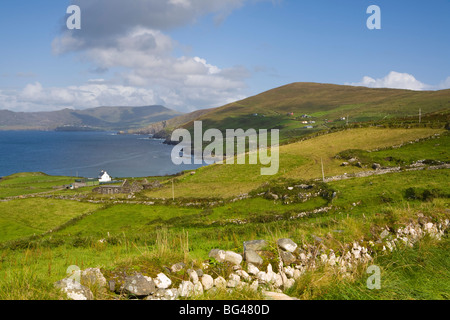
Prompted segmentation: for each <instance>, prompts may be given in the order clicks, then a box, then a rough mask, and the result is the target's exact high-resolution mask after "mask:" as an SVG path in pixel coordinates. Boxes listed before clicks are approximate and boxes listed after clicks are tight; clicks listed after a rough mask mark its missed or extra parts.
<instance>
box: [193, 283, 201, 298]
mask: <svg viewBox="0 0 450 320" xmlns="http://www.w3.org/2000/svg"><path fill="white" fill-rule="evenodd" d="M193 293H194V296H201V295H202V294H203V285H202V284H201V283H200V282H197V283H195V284H194V292H193Z"/></svg>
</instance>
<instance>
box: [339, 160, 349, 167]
mask: <svg viewBox="0 0 450 320" xmlns="http://www.w3.org/2000/svg"><path fill="white" fill-rule="evenodd" d="M348 165H349V163H348V162H346V161H344V162H342V163H341V167H346V166H348Z"/></svg>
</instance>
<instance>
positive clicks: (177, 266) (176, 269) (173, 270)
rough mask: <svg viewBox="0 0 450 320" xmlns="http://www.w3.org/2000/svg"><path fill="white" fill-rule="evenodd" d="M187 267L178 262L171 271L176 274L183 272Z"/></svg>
mask: <svg viewBox="0 0 450 320" xmlns="http://www.w3.org/2000/svg"><path fill="white" fill-rule="evenodd" d="M185 267H186V265H185V264H184V263H183V262H178V263H176V264H174V265H173V266H172V267H171V268H170V270H171V271H172V272H174V273H176V272H180V271H181V270H183V269H184V268H185Z"/></svg>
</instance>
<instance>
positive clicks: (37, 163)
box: [0, 131, 201, 178]
mask: <svg viewBox="0 0 450 320" xmlns="http://www.w3.org/2000/svg"><path fill="white" fill-rule="evenodd" d="M172 148H173V146H170V145H167V144H163V141H162V140H156V139H150V138H149V136H143V135H118V134H115V133H114V132H56V131H0V177H1V176H8V175H11V174H14V173H18V172H44V173H46V174H49V175H62V176H79V177H87V178H88V177H89V178H95V177H97V176H98V174H99V172H100V171H101V170H106V171H107V172H108V173H109V174H110V175H111V176H112V177H117V178H123V177H148V176H163V175H170V174H175V173H178V172H181V171H183V170H193V169H196V168H198V167H200V166H201V165H180V166H178V165H175V164H173V163H172V160H171V152H172Z"/></svg>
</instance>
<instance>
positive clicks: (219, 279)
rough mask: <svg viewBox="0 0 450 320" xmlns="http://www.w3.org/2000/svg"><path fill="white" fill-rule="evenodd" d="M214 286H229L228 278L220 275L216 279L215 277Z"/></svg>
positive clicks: (222, 287) (223, 287)
mask: <svg viewBox="0 0 450 320" xmlns="http://www.w3.org/2000/svg"><path fill="white" fill-rule="evenodd" d="M214 286H215V287H217V288H221V289H225V288H226V286H227V280H225V279H224V278H223V277H221V276H219V277H217V278H216V279H214Z"/></svg>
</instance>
